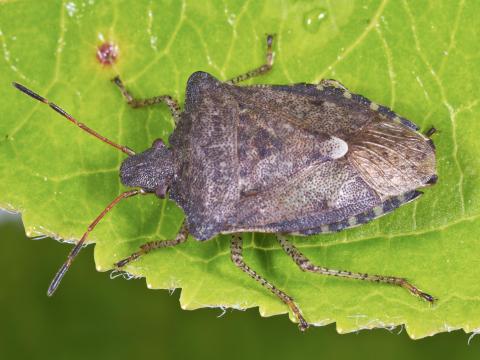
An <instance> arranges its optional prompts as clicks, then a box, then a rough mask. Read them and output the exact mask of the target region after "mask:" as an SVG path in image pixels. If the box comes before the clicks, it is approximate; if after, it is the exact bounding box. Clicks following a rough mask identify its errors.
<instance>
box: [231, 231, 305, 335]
mask: <svg viewBox="0 0 480 360" xmlns="http://www.w3.org/2000/svg"><path fill="white" fill-rule="evenodd" d="M242 243H243V241H242V238H241V236H240V235H238V234H234V235H232V242H231V252H230V254H231V259H232V261H233V263H234V264H235V265H236V266H237V267H239V268H240V269H241V270H242V271H243V272H245V273H247V274H248V275H250V277H252V278H253V279H255V280H256V281H258V282H259V283H260V284H261V285H262V286H264V287H265V288H267V289H268V290H270V291H271V292H272V293H274V294H275V295H277V296H278V297H279V298H280V299H281V300H282V301H283V302H284V303H285V304H287V305H288V306H289V307H290V310H292V312H293V314H294V315H295V317H296V318H297V320H298V327H299V328H300V330H301V331H305V330H306V329H307V328H308V323H307V321H306V320H305V319H304V318H303V316H302V313H301V312H300V309H299V308H298V307H297V305H295V303H294V302H293V299H292V298H291V297H290V296H288V295H287V294H285V293H284V292H283V291H282V290H280V289H277V288H276V287H275V286H274V285H273V284H271V283H270V282H268V281H267V280H265V279H264V278H263V277H261V276H260V275H258V274H257V273H256V272H255V271H254V270H252V269H251V268H250V267H249V266H248V265H247V264H245V262H244V261H243V254H242V252H243V249H242Z"/></svg>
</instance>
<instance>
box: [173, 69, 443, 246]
mask: <svg viewBox="0 0 480 360" xmlns="http://www.w3.org/2000/svg"><path fill="white" fill-rule="evenodd" d="M369 105H370V102H369V101H368V100H367V99H365V98H363V97H360V96H358V95H354V94H349V93H348V92H346V90H344V89H339V88H335V87H329V86H316V85H310V84H296V85H290V86H278V85H273V86H269V85H257V86H244V87H239V86H234V85H229V84H226V83H222V82H219V81H218V80H216V79H215V78H213V77H212V76H211V75H209V74H206V73H202V72H198V73H195V74H193V75H192V76H191V77H190V79H189V81H188V85H187V95H186V102H185V111H184V112H183V113H182V115H181V119H180V122H179V123H178V125H177V128H176V129H175V131H174V133H173V134H172V136H171V138H170V143H171V146H172V149H173V161H174V173H175V175H174V179H173V182H172V186H171V191H170V196H171V198H172V199H173V200H175V201H176V202H177V203H178V204H179V205H180V206H181V207H182V208H183V209H184V211H185V213H186V216H187V223H188V227H189V230H190V232H191V233H192V234H193V235H194V236H195V237H196V238H197V239H199V240H204V239H208V238H210V237H212V236H214V235H216V234H217V233H228V232H234V231H264V232H285V233H291V232H294V233H310V232H312V231H315V232H321V231H322V226H323V225H329V224H335V223H339V222H342V221H347V223H346V226H342V228H344V227H348V226H354V225H358V224H359V223H360V222H361V219H367V220H365V221H369V220H371V219H372V218H374V217H376V216H380V215H382V214H383V213H384V212H382V213H381V212H380V210H378V211H377V213H376V214H374V215H375V216H369V217H366V216H364V215H363V214H365V213H366V212H368V211H370V210H372V209H373V208H375V207H377V208H379V209H382V208H381V205H382V203H385V202H387V201H389V202H388V204H390V203H392V204H394V206H390V205H389V207H390V208H391V209H393V208H395V207H398V206H400V205H401V204H403V203H404V202H407V201H409V199H410V198H414V196H413V195H411V196H410V195H409V196H404V197H403V198H402V197H400V198H398V199H397V198H395V199H393V198H392V196H400V195H402V194H407V193H408V194H413V193H412V190H415V189H416V188H418V187H422V186H425V184H426V183H427V182H428V181H429V179H430V178H431V177H433V176H434V174H435V157H434V151H433V148H432V146H431V145H430V143H429V142H428V141H427V140H426V139H425V138H424V137H423V136H422V135H420V134H418V133H417V132H415V131H414V130H413V129H412V128H413V127H414V125H413V124H411V123H410V122H408V121H407V120H404V119H401V118H399V117H397V116H396V115H395V114H394V113H393V112H391V111H390V110H388V109H386V108H383V107H382V108H381V110H382V111H380V110H378V108H379V106H376V107H375V106H369ZM377 110H378V111H377ZM394 200H395V201H394ZM391 209H390V210H388V211H391ZM385 212H387V211H385Z"/></svg>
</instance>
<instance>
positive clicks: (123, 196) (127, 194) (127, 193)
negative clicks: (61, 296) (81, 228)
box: [47, 189, 145, 296]
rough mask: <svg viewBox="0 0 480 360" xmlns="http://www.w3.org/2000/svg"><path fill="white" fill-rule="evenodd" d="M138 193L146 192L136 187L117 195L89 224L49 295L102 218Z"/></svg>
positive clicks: (55, 279)
mask: <svg viewBox="0 0 480 360" xmlns="http://www.w3.org/2000/svg"><path fill="white" fill-rule="evenodd" d="M138 194H145V191H144V190H142V189H135V190H129V191H125V192H124V193H122V194H120V195H119V196H117V197H116V198H115V199H114V200H113V201H112V202H111V203H110V204H108V206H107V207H106V208H105V209H104V210H103V211H102V212H101V213H100V215H98V216H97V218H96V219H95V220H93V222H92V223H91V224H90V225H89V226H88V228H87V231H85V233H84V234H83V236H82V238H81V239H80V241H79V242H78V243H77V244H76V245H75V247H74V248H73V249H72V251H70V254H68V258H67V261H65V263H64V264H63V265H62V266H61V267H60V269H59V270H58V271H57V273H56V275H55V277H54V278H53V280H52V282H51V283H50V286H49V287H48V290H47V295H48V296H52V295H53V293H54V292H55V290H57V288H58V285H60V282H61V281H62V278H63V277H64V276H65V273H66V272H67V270H68V269H69V268H70V265H72V262H73V260H75V258H76V257H77V255H78V253H79V252H80V250H82V247H83V244H84V243H85V240H86V239H87V237H88V235H89V234H90V232H91V231H92V230H93V229H94V228H95V226H97V224H98V223H99V222H100V220H102V219H103V217H104V216H105V215H106V214H107V213H108V212H109V211H110V210H111V209H112V208H113V207H114V206H115V205H117V204H118V203H119V202H120V200H122V199H126V198H128V197H132V196H135V195H138Z"/></svg>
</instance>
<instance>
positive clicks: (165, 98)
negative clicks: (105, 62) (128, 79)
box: [112, 76, 180, 123]
mask: <svg viewBox="0 0 480 360" xmlns="http://www.w3.org/2000/svg"><path fill="white" fill-rule="evenodd" d="M112 82H113V83H114V84H115V85H117V86H118V88H119V89H120V91H121V93H122V95H123V97H124V98H125V100H126V102H127V103H128V105H130V106H131V107H132V108H140V107H144V106H150V105H155V104H159V103H165V104H166V105H167V106H168V108H169V109H170V112H171V113H172V116H173V118H174V120H175V123H177V122H178V120H179V119H180V106H179V105H178V103H177V102H176V101H175V100H174V99H173V98H172V97H171V96H170V95H160V96H155V97H152V98H148V99H135V98H134V97H133V96H132V94H130V93H129V92H128V90H127V89H126V88H125V85H123V82H122V80H120V77H119V76H115V77H114V78H113V79H112Z"/></svg>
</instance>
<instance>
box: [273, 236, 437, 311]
mask: <svg viewBox="0 0 480 360" xmlns="http://www.w3.org/2000/svg"><path fill="white" fill-rule="evenodd" d="M277 239H278V241H279V242H280V245H281V246H282V248H283V250H284V251H285V252H286V253H287V254H288V255H290V257H291V258H292V259H293V261H295V263H296V264H297V265H298V267H299V268H300V269H301V270H302V271H308V272H312V273H316V274H321V275H332V276H339V277H343V278H348V279H357V280H367V281H373V282H378V283H385V284H391V285H397V286H401V287H403V288H404V289H407V290H408V291H409V292H410V293H411V294H412V295H415V296H418V297H420V298H422V299H424V300H426V301H428V302H429V303H433V302H434V301H435V299H434V297H433V296H431V295H429V294H427V293H425V292H423V291H422V290H420V289H418V288H417V287H415V286H413V285H412V284H410V283H409V282H408V281H407V280H406V279H404V278H399V277H395V276H385V275H369V274H365V273H355V272H351V271H346V270H335V269H328V268H326V267H321V266H317V265H315V264H313V263H312V262H311V261H310V260H309V259H308V258H307V257H306V256H305V255H303V254H302V253H301V252H300V251H299V250H298V249H297V248H296V247H295V246H293V245H292V244H291V243H290V242H289V241H288V240H287V239H286V237H285V236H283V235H277Z"/></svg>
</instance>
